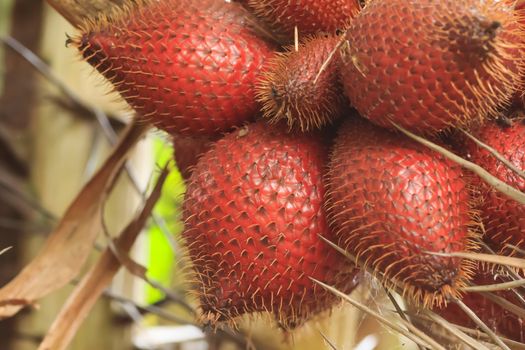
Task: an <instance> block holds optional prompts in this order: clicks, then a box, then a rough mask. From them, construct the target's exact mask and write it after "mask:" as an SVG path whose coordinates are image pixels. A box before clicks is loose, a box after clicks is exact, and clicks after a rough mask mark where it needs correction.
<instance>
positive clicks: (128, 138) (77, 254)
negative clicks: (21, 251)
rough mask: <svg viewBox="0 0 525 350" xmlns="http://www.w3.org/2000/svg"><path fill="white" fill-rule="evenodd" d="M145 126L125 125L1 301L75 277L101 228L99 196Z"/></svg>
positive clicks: (38, 293)
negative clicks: (102, 161)
mask: <svg viewBox="0 0 525 350" xmlns="http://www.w3.org/2000/svg"><path fill="white" fill-rule="evenodd" d="M148 128H149V127H148V126H147V125H144V124H138V123H134V124H132V125H131V126H130V127H129V128H128V131H127V132H126V134H125V135H124V137H123V139H122V141H121V142H120V143H119V145H118V146H117V147H116V148H115V150H114V152H113V153H112V154H111V155H110V157H109V158H108V159H107V160H106V162H105V163H104V165H103V166H102V167H101V168H100V170H99V171H98V172H97V174H96V175H95V176H94V177H93V178H92V179H91V180H90V181H89V182H87V183H86V185H85V186H84V188H83V189H82V190H81V191H80V193H79V194H78V196H77V197H76V198H75V200H74V201H73V202H72V203H71V205H70V206H69V207H68V209H67V210H66V213H65V214H64V216H63V217H62V219H61V220H60V222H59V223H58V226H57V228H56V229H55V230H54V231H53V232H52V233H51V234H50V235H49V236H48V238H47V240H46V242H45V244H44V246H43V248H42V250H41V251H40V252H39V253H38V255H37V256H36V257H35V258H34V259H33V261H31V263H30V264H29V265H27V266H26V267H25V268H24V269H23V270H22V271H21V272H20V273H19V274H18V275H17V276H16V277H15V278H14V279H13V280H12V281H11V282H9V283H8V284H7V285H5V286H4V287H3V288H1V289H0V300H9V299H13V298H22V299H28V300H36V299H39V298H41V297H43V296H45V295H47V294H49V293H50V292H52V291H54V290H56V289H58V288H60V287H62V286H63V285H65V284H67V283H68V282H69V281H71V280H72V279H73V278H75V277H76V276H77V274H78V273H79V272H80V270H81V268H82V266H83V264H84V262H85V261H86V259H87V257H88V256H89V253H90V251H91V249H92V246H93V243H94V241H95V239H96V237H97V235H98V233H99V231H100V229H101V227H100V205H101V202H100V195H101V194H102V193H104V192H105V191H107V189H108V188H111V186H112V184H113V183H114V182H115V180H116V179H117V177H118V174H119V172H120V169H121V168H122V165H123V164H124V161H125V159H126V157H127V155H128V154H129V152H130V151H131V149H132V148H133V146H134V145H135V144H136V142H138V140H139V139H140V138H142V136H143V135H144V133H145V132H146V131H147V130H148ZM20 309H21V306H19V305H13V306H12V307H10V306H4V307H1V308H0V317H9V316H12V315H14V314H15V313H17V312H18V311H19V310H20Z"/></svg>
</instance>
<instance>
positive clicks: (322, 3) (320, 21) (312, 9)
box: [244, 0, 360, 42]
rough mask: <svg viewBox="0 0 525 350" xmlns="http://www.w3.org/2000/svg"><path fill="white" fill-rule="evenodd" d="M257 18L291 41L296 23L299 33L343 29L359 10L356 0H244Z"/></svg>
mask: <svg viewBox="0 0 525 350" xmlns="http://www.w3.org/2000/svg"><path fill="white" fill-rule="evenodd" d="M244 2H245V3H247V4H248V6H249V7H250V8H251V9H253V11H254V13H255V14H256V15H257V16H259V17H260V18H261V19H263V20H265V21H266V22H268V23H269V24H271V25H272V27H273V29H274V30H275V31H276V32H277V33H280V34H282V35H283V36H284V40H285V41H286V42H290V41H292V39H293V37H294V30H295V27H296V26H297V29H298V32H299V36H300V37H303V36H305V35H312V34H317V33H319V32H326V33H329V34H335V33H336V31H337V30H338V29H339V30H343V29H344V28H345V27H346V26H347V25H348V22H349V21H350V20H351V18H353V17H355V16H356V15H357V14H358V12H359V11H360V5H359V0H299V1H289V0H245V1H244Z"/></svg>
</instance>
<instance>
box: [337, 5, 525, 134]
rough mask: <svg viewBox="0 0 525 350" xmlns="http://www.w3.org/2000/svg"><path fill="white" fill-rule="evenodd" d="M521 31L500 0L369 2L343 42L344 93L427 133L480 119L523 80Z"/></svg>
mask: <svg viewBox="0 0 525 350" xmlns="http://www.w3.org/2000/svg"><path fill="white" fill-rule="evenodd" d="M520 34H521V32H520V29H519V28H518V26H517V25H516V16H515V14H514V12H513V11H511V9H510V8H508V7H507V6H505V5H504V4H502V3H501V1H499V0H487V1H479V0H462V1H458V0H390V1H382V0H376V1H371V2H370V3H369V4H368V5H367V6H366V7H365V8H364V9H363V10H362V12H361V13H360V15H359V16H358V17H356V18H355V19H354V20H353V21H352V23H351V25H350V27H349V28H348V31H347V37H346V38H347V43H346V44H345V45H343V46H342V50H341V54H342V58H343V59H342V61H343V65H342V69H341V72H342V76H343V84H344V87H345V91H346V94H347V96H348V98H349V99H350V102H351V103H352V104H353V106H354V107H355V108H356V109H357V110H358V111H359V113H360V114H361V115H362V116H364V117H366V118H367V119H369V120H371V121H372V122H373V123H375V124H378V125H380V126H384V127H389V128H392V124H391V122H395V123H397V124H398V125H401V126H403V127H405V128H407V129H410V130H412V131H416V132H418V133H427V134H431V133H434V132H437V131H440V130H443V129H446V128H448V127H450V126H457V125H465V124H470V123H472V122H473V121H482V120H484V119H485V118H486V117H487V116H488V115H489V114H492V115H496V114H497V113H498V109H499V107H501V106H503V105H506V104H508V103H509V102H510V98H511V97H512V95H513V93H514V92H515V91H516V90H517V89H518V86H519V85H521V77H520V75H521V74H520V73H521V72H520V71H521V70H522V66H523V62H522V58H521V54H520V48H521V47H522V46H523V45H522V41H521V39H520Z"/></svg>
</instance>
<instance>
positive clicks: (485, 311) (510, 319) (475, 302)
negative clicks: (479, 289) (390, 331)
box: [436, 269, 525, 343]
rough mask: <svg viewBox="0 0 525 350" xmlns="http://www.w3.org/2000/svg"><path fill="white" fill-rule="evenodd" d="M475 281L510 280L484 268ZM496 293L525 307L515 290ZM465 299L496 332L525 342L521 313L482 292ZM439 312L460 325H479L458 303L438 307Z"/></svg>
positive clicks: (524, 320) (484, 283)
mask: <svg viewBox="0 0 525 350" xmlns="http://www.w3.org/2000/svg"><path fill="white" fill-rule="evenodd" d="M472 282H473V284H474V285H479V286H481V285H486V284H497V283H503V282H508V280H506V279H504V278H503V277H502V276H501V275H497V276H495V275H494V274H493V273H492V272H490V271H487V270H486V269H482V270H480V271H479V272H478V273H477V274H476V276H475V277H474V279H473V281H472ZM495 294H496V296H498V297H501V298H504V299H506V300H507V301H508V302H510V303H512V304H514V305H515V308H516V310H519V309H521V302H520V301H519V299H518V297H517V296H516V294H515V293H514V292H513V291H512V290H505V291H498V292H495ZM462 301H463V302H464V303H465V304H466V305H467V306H468V307H469V308H470V309H471V310H472V311H474V313H475V314H476V315H477V316H478V317H479V318H480V319H481V321H483V323H485V324H486V325H487V326H488V327H489V328H490V329H491V330H492V331H493V332H495V333H496V334H499V335H502V336H504V337H507V338H509V339H512V340H515V341H518V342H522V343H524V342H525V318H523V317H519V316H517V315H516V314H514V313H512V312H511V311H509V310H508V309H506V308H503V307H501V306H499V305H498V304H496V303H494V302H492V301H490V300H489V299H487V298H486V297H484V296H483V295H482V294H479V293H467V294H465V296H464V297H463V300H462ZM436 312H437V313H438V314H440V315H441V316H443V317H444V318H445V319H446V320H448V321H450V322H452V323H455V324H457V325H460V326H463V327H469V328H478V326H477V325H476V323H475V322H474V321H472V319H471V318H470V317H468V315H467V314H465V313H464V312H463V311H462V310H461V309H460V307H459V306H457V305H456V304H449V305H448V306H447V307H445V308H444V309H441V310H436Z"/></svg>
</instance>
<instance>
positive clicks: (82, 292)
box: [38, 168, 168, 350]
mask: <svg viewBox="0 0 525 350" xmlns="http://www.w3.org/2000/svg"><path fill="white" fill-rule="evenodd" d="M167 175H168V171H167V169H166V168H165V169H164V170H163V171H162V173H161V175H160V177H159V179H158V181H157V184H156V185H155V188H154V189H153V191H152V193H151V195H150V196H149V198H148V199H147V200H146V203H145V204H144V208H143V209H142V211H141V213H140V214H139V215H138V216H137V217H136V218H135V219H134V220H133V221H132V222H131V223H129V224H128V226H127V227H126V228H125V229H124V230H123V231H122V233H121V234H120V236H119V237H118V238H117V239H116V240H115V241H114V246H115V249H116V250H117V251H119V252H126V254H125V255H127V252H128V251H129V250H130V249H131V246H132V245H133V243H134V242H135V239H136V238H137V236H138V235H139V233H140V232H141V230H142V228H143V227H144V225H145V223H146V221H147V219H148V218H149V216H150V215H151V211H152V210H153V207H154V206H155V203H156V202H157V200H158V199H159V197H160V194H161V190H162V185H163V184H164V180H166V176H167ZM120 267H121V262H120V260H119V258H117V257H116V256H115V254H114V252H113V249H112V248H110V247H108V248H106V249H105V251H104V252H103V253H102V255H101V256H100V258H99V260H98V261H97V263H96V264H95V265H94V266H93V267H92V268H91V270H90V271H89V272H88V273H87V274H86V275H85V276H84V278H83V279H82V281H80V283H79V284H78V285H77V287H76V288H75V290H74V291H73V293H72V294H71V295H70V296H69V299H68V300H67V302H66V303H65V304H64V306H63V307H62V310H61V311H60V313H59V314H58V316H57V317H56V319H55V321H54V322H53V324H52V325H51V328H50V329H49V331H48V333H47V334H46V336H45V338H44V340H43V341H42V343H41V344H40V347H39V348H38V349H39V350H61V349H65V348H66V347H67V346H68V344H69V342H70V341H71V339H72V338H73V336H74V335H75V334H76V332H77V330H78V328H79V327H80V325H81V324H82V322H83V321H84V319H85V318H86V316H87V315H88V314H89V311H90V310H91V308H92V307H93V305H94V304H95V302H96V301H97V300H98V298H99V297H100V296H101V295H102V293H103V291H104V289H105V288H106V286H107V285H108V284H109V283H110V282H111V280H112V279H113V277H114V276H115V274H116V273H117V271H118V270H119V269H120Z"/></svg>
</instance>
